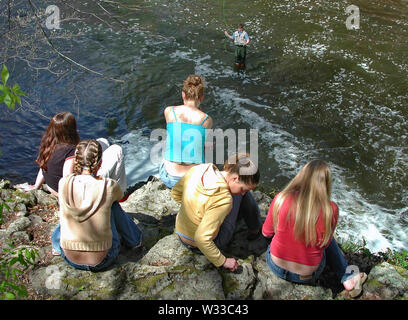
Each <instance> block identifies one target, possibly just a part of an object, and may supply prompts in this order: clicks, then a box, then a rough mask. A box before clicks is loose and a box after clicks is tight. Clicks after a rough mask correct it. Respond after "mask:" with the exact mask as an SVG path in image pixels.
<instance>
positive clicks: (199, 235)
mask: <svg viewBox="0 0 408 320" xmlns="http://www.w3.org/2000/svg"><path fill="white" fill-rule="evenodd" d="M231 208H232V198H231V196H229V195H227V194H226V193H225V194H223V195H214V196H211V197H210V198H209V201H208V203H207V204H206V206H205V212H204V215H203V218H202V220H201V222H200V224H199V225H198V228H197V230H196V232H195V234H194V240H195V242H196V245H197V247H198V248H199V249H200V251H201V252H202V253H203V254H204V255H205V256H206V258H207V259H208V260H209V261H210V262H211V263H212V264H214V265H215V266H216V267H220V266H224V265H226V268H234V267H235V263H232V262H233V261H232V260H231V259H230V260H228V259H227V258H226V257H225V256H224V255H223V254H222V253H221V251H220V250H219V249H218V248H217V246H216V245H215V243H214V241H213V240H214V239H215V238H216V236H217V234H218V232H219V229H220V227H221V224H222V223H223V221H224V219H225V217H226V216H227V214H228V213H229V212H230V211H231ZM234 260H235V259H234ZM230 270H231V269H230Z"/></svg>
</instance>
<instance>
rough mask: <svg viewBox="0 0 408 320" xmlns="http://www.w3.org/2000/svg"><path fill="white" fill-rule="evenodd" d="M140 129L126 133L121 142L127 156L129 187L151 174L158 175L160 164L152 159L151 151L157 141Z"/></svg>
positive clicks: (126, 167)
mask: <svg viewBox="0 0 408 320" xmlns="http://www.w3.org/2000/svg"><path fill="white" fill-rule="evenodd" d="M144 131H145V130H143V129H138V130H133V131H131V132H129V133H128V134H126V135H124V136H123V137H122V139H121V141H120V142H119V143H120V145H121V146H122V149H123V154H124V157H125V169H126V180H127V185H128V187H131V186H133V185H135V184H136V183H138V182H141V181H146V180H147V179H148V178H149V177H150V176H156V177H158V173H159V166H158V164H156V163H153V162H152V161H151V159H150V151H151V150H152V148H153V146H154V145H155V144H156V143H157V142H155V141H150V137H149V136H146V135H145V134H143V132H144Z"/></svg>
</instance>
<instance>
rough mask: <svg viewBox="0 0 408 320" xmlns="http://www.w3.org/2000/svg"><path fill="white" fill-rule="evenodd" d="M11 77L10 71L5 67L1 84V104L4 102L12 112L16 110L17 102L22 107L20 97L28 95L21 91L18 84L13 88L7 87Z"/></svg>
mask: <svg viewBox="0 0 408 320" xmlns="http://www.w3.org/2000/svg"><path fill="white" fill-rule="evenodd" d="M9 77H10V74H9V71H8V69H7V67H6V66H5V65H3V70H2V71H1V82H2V83H3V84H0V94H1V92H3V94H2V95H1V96H0V103H2V102H4V103H5V104H6V105H7V107H8V108H9V109H10V110H14V108H15V105H16V102H17V103H18V104H19V105H21V98H20V96H25V95H26V93H25V92H23V91H21V90H20V86H19V85H18V84H17V83H16V84H14V85H13V87H12V88H9V87H7V85H6V84H7V81H8V79H9Z"/></svg>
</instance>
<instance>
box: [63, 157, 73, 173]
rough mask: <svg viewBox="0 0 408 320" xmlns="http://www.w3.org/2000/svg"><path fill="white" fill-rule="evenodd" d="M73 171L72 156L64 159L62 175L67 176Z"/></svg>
mask: <svg viewBox="0 0 408 320" xmlns="http://www.w3.org/2000/svg"><path fill="white" fill-rule="evenodd" d="M73 172H74V157H69V158H67V159H65V162H64V166H63V167H62V176H63V177H65V176H68V175H70V174H71V173H73Z"/></svg>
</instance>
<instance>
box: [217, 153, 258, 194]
mask: <svg viewBox="0 0 408 320" xmlns="http://www.w3.org/2000/svg"><path fill="white" fill-rule="evenodd" d="M250 157H251V156H250V155H249V153H237V154H235V155H233V156H231V157H229V158H228V159H227V160H226V161H225V163H224V168H223V170H224V171H226V172H228V173H230V174H232V173H236V174H237V175H238V177H239V181H240V182H242V183H244V184H246V185H247V186H253V185H257V184H258V183H259V179H260V173H259V168H258V166H257V165H256V164H255V163H254V162H253V160H251V158H250Z"/></svg>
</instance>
